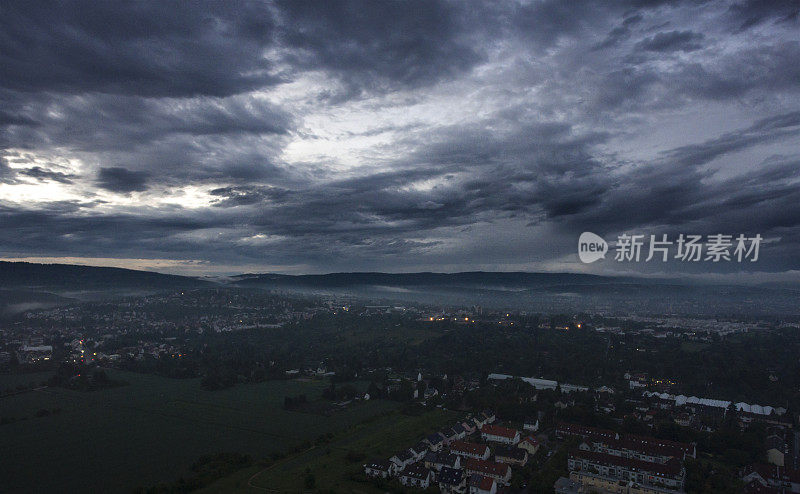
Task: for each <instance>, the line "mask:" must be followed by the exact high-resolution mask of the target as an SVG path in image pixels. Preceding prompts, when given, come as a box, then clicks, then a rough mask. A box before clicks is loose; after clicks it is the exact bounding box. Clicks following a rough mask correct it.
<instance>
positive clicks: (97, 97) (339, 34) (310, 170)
mask: <svg viewBox="0 0 800 494" xmlns="http://www.w3.org/2000/svg"><path fill="white" fill-rule="evenodd" d="M797 5H798V4H797V3H796V2H794V1H781V0H779V1H755V0H753V1H747V0H745V1H728V2H725V1H692V0H684V1H678V0H676V1H667V0H664V1H642V0H620V1H606V0H603V1H599V0H594V1H592V0H581V1H576V2H563V1H561V0H532V1H511V2H495V1H487V2H478V1H475V2H463V1H429V0H425V1H402V2H400V1H374V0H370V1H364V2H355V1H328V2H304V1H276V2H213V3H202V4H201V3H181V4H174V3H164V2H149V3H148V2H136V3H129V2H102V3H96V2H68V1H65V2H45V3H40V2H14V1H12V2H4V3H3V4H2V5H0V24H1V25H2V29H0V238H1V239H2V240H0V256H2V257H6V258H24V257H30V258H37V259H43V258H44V259H47V258H64V259H66V258H68V259H71V260H72V261H75V260H76V259H103V260H104V261H103V262H104V263H106V264H107V263H108V262H109V259H112V260H113V259H119V264H120V265H130V266H136V267H142V266H147V259H152V266H153V267H154V268H158V269H170V270H173V271H175V270H178V271H179V270H181V268H182V267H183V268H185V270H186V271H187V272H198V271H206V272H237V271H239V270H248V271H253V270H264V271H266V270H280V271H293V272H300V271H305V272H320V271H337V270H384V271H408V270H419V269H430V270H437V271H453V270H464V269H498V270H510V269H513V270H542V269H547V270H569V271H572V270H578V269H592V270H595V271H598V272H611V271H614V270H620V269H624V270H626V272H631V270H634V271H636V270H638V271H640V272H659V271H668V272H669V271H671V272H683V270H685V269H689V267H687V266H686V265H679V264H676V263H670V264H668V265H663V264H661V265H657V266H655V265H649V266H646V265H635V266H631V265H624V266H619V265H617V264H615V263H614V262H612V261H604V262H601V263H598V264H594V265H591V266H582V265H579V264H578V263H577V256H576V253H575V245H576V241H577V237H578V235H579V234H580V232H582V231H584V230H591V231H594V232H597V233H599V234H601V235H604V236H606V237H607V238H610V239H613V238H614V237H615V236H616V235H618V234H620V233H624V232H629V233H631V232H637V233H647V234H649V233H668V234H677V233H681V232H683V233H699V234H711V233H732V234H733V233H746V234H756V233H760V234H761V235H762V236H763V237H765V238H767V239H769V243H768V244H765V245H764V247H763V251H762V259H761V260H760V261H759V263H757V264H754V265H752V266H750V265H748V266H742V265H730V264H728V265H726V266H709V265H708V264H703V265H702V266H692V267H691V268H692V269H694V270H701V271H702V270H706V271H714V272H715V273H717V274H718V273H719V272H720V271H725V270H738V269H747V270H749V271H751V272H773V273H786V272H794V271H797V270H800V256H798V255H797V252H800V147H798V144H800V65H798V64H797V60H800V29H798V28H800V19H799V17H800V14H799V9H798V6H797ZM126 263H127V264H126ZM165 266H166V267H165Z"/></svg>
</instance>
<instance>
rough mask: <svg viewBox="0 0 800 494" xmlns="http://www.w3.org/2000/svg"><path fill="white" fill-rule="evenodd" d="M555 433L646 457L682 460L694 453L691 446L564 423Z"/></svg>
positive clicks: (559, 425)
mask: <svg viewBox="0 0 800 494" xmlns="http://www.w3.org/2000/svg"><path fill="white" fill-rule="evenodd" d="M557 432H559V433H561V434H566V435H570V436H580V437H583V438H584V439H586V440H587V441H593V442H597V443H603V444H605V445H607V446H609V447H611V448H614V449H628V450H631V451H636V452H639V453H644V454H646V455H648V456H671V457H674V458H681V459H682V458H683V456H684V453H686V454H688V455H693V453H694V446H692V445H691V444H686V443H679V442H676V441H670V440H668V439H657V438H655V437H649V436H637V435H634V434H619V435H618V434H617V433H616V432H614V431H611V430H608V429H598V428H596V427H586V426H582V425H576V424H568V423H564V422H562V423H560V424H558V427H557ZM617 437H619V439H617Z"/></svg>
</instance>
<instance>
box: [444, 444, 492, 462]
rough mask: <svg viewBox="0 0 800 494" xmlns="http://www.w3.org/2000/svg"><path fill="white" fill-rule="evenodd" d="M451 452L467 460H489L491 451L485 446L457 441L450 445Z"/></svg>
mask: <svg viewBox="0 0 800 494" xmlns="http://www.w3.org/2000/svg"><path fill="white" fill-rule="evenodd" d="M450 452H451V453H453V454H456V455H459V456H464V457H467V458H475V459H478V460H488V459H489V455H491V451H490V450H489V446H487V445H485V444H478V443H470V442H466V441H456V442H454V443H453V444H451V445H450Z"/></svg>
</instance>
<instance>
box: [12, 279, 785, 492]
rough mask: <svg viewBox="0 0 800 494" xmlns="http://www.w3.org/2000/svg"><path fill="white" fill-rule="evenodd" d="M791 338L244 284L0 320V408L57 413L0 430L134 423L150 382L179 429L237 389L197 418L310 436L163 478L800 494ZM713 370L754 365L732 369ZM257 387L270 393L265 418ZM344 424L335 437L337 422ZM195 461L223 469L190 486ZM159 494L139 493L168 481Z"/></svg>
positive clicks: (24, 417)
mask: <svg viewBox="0 0 800 494" xmlns="http://www.w3.org/2000/svg"><path fill="white" fill-rule="evenodd" d="M796 330H797V321H794V320H792V319H790V318H785V319H782V320H775V319H772V320H770V319H763V318H761V319H759V318H746V317H738V318H737V317H731V318H717V319H712V318H703V317H689V316H675V315H673V316H669V317H658V316H653V315H648V316H646V317H643V316H636V315H630V314H609V313H589V312H583V313H572V314H541V313H526V312H522V311H518V310H496V309H487V308H482V307H478V306H468V307H458V306H450V307H448V306H444V307H442V306H431V305H427V304H408V303H407V304H405V305H398V304H396V303H395V304H393V303H387V302H386V301H384V300H378V301H371V302H364V301H360V300H358V299H355V298H349V297H346V296H345V297H343V296H300V295H291V296H290V295H286V294H276V293H270V292H261V291H252V290H239V289H211V290H209V289H200V290H183V291H175V292H172V293H163V294H157V295H147V296H133V297H123V298H117V299H113V300H106V301H93V302H80V303H73V304H67V305H64V306H59V307H53V308H39V309H31V310H26V311H24V312H21V313H19V314H18V315H16V316H15V317H14V318H9V319H6V320H5V321H4V322H3V324H2V326H0V367H2V373H0V378H1V379H7V380H6V381H0V382H3V383H6V382H8V383H9V384H5V385H2V386H0V393H2V398H1V399H2V400H3V403H4V404H7V405H13V404H14V403H16V402H20V403H22V402H23V401H25V400H32V399H34V398H35V397H37V396H39V397H47V399H48V400H54V401H52V403H54V404H53V405H52V406H49V407H47V406H44V405H32V406H33V407H34V408H31V409H30V410H29V411H27V412H26V411H25V408H24V407H23V406H20V408H19V410H20V411H15V409H14V408H13V406H7V407H5V408H4V409H3V410H2V417H1V418H2V426H0V434H3V433H8V434H10V435H9V437H13V432H14V430H16V429H19V430H20V431H24V430H26V428H28V427H43V426H47V424H49V423H53V424H56V423H59V424H60V423H61V422H60V421H64V420H68V419H69V417H70V414H71V413H72V412H71V410H72V408H74V404H75V403H77V402H76V401H75V400H84V399H92V400H93V399H95V398H94V397H98V398H99V399H102V400H103V401H102V402H101V403H105V405H103V406H112V407H113V406H116V405H114V403H115V402H114V400H115V399H117V398H114V397H113V396H114V394H115V393H117V394H118V396H120V398H119V399H122V398H121V397H122V396H125V397H126V398H125V402H124V404H123V405H121V406H124V407H126V408H127V407H131V406H135V407H137V408H136V409H141V410H149V409H148V407H151V406H152V402H149V401H147V400H150V398H146V396H147V395H146V393H149V392H150V391H149V388H147V387H142V386H144V385H143V384H141V382H140V378H139V377H136V376H148V377H146V380H145V381H142V382H144V383H150V384H147V386H151V387H152V386H162V385H169V386H172V385H171V384H169V383H178V384H176V385H175V386H178V385H179V386H183V388H174V389H175V391H159V393H160V394H159V395H158V396H159V398H158V400H157V401H159V402H163V401H164V400H167V401H166V403H167V405H164V406H166V407H167V408H164V409H159V410H157V411H154V413H155V412H157V414H158V415H157V416H162V415H165V414H166V416H169V415H170V414H177V415H176V416H180V417H184V418H185V420H189V421H192V420H196V418H195V417H196V416H197V415H192V414H194V413H196V412H193V411H192V410H194V409H193V408H190V407H195V406H200V405H202V407H204V408H203V410H204V411H203V412H202V414H203V416H204V414H206V413H208V412H207V410H212V409H213V410H216V409H217V407H218V405H215V404H214V403H215V402H216V401H217V398H216V397H217V396H230V395H224V393H240V394H241V396H242V399H243V400H245V401H243V402H242V403H243V404H242V405H241V406H242V408H241V411H239V412H237V411H235V410H234V408H235V406H234V405H233V404H229V405H226V407H229V408H230V410H229V411H225V413H222V411H223V408H221V407H219V411H215V412H214V413H215V416H218V418H217V419H216V420H218V421H220V422H219V424H220V425H221V426H223V427H227V426H228V425H227V424H229V423H230V424H234V423H241V424H242V425H241V427H252V428H254V429H253V430H254V431H260V430H261V429H260V428H264V427H266V428H269V427H270V426H269V425H268V424H269V421H267V422H264V421H263V419H261V418H259V416H260V415H262V414H263V413H270V414H273V415H270V417H280V420H285V421H286V422H285V423H286V424H287V426H288V424H291V423H298V420H299V421H304V420H307V421H308V424H309V425H308V426H306V427H307V428H308V429H309V431H312V430H319V431H320V432H316V433H314V434H317V436H310V437H309V436H303V437H308V439H306V440H304V441H305V442H303V441H300V442H296V443H295V442H292V441H293V440H294V439H293V437H294V436H292V437H289V436H286V440H285V441H286V446H285V447H284V448H283V449H281V450H278V451H275V452H273V453H269V454H268V455H267V459H264V460H259V459H258V456H257V455H260V454H265V453H259V452H258V449H257V448H255V449H253V450H248V451H242V452H241V454H242V455H241V456H233V457H231V456H220V457H216V456H214V457H203V458H206V459H204V460H198V461H201V463H200V465H201V466H200V467H198V468H200V470H196V471H195V472H194V473H192V472H191V471H190V472H189V473H188V474H187V475H190V477H188V478H189V479H190V480H185V479H184V480H181V481H180V482H183V483H181V484H179V485H180V486H185V485H187V482H188V485H194V486H206V485H210V486H214V485H216V483H219V482H223V483H224V482H226V481H227V480H226V479H229V478H231V479H236V478H238V477H237V475H239V476H241V480H238V481H236V482H238V484H236V485H244V486H246V487H244V489H245V490H246V489H247V488H249V487H248V486H256V487H260V486H266V485H270V484H272V485H275V484H276V483H278V484H280V483H281V482H284V483H285V485H287V486H293V485H297V486H298V488H300V489H304V490H306V491H313V490H315V489H320V488H322V487H323V486H327V485H328V484H331V485H339V486H340V487H339V488H340V489H341V490H343V491H346V490H349V489H352V490H361V491H364V492H416V491H420V492H422V491H425V492H429V491H433V492H435V491H436V490H438V491H440V492H447V493H464V494H466V493H469V494H496V493H515V492H531V493H534V492H550V491H553V492H556V493H558V494H583V493H586V494H588V493H614V494H677V493H682V492H687V493H692V492H744V493H746V494H756V493H766V494H777V493H781V494H785V493H789V492H800V451H799V450H798V448H799V447H800V433H799V432H798V412H799V411H800V409H798V407H797V404H798V394H799V393H798V391H799V389H798V386H799V385H800V383H798V381H797V375H795V374H792V373H793V372H794V371H795V370H797V365H798V363H797V354H796V353H794V352H795V350H796V349H797V348H798V340H797V338H798V337H797V336H796ZM725 361H746V362H754V363H753V368H752V369H751V371H750V372H744V373H740V374H737V375H736V376H735V378H731V377H729V376H728V374H727V373H726V371H725V369H723V368H722V366H721V364H720V363H721V362H725ZM25 376H31V378H30V379H29V380H28V381H27V382H25V383H23V381H24V378H25ZM34 378H35V379H34ZM154 379H155V380H157V381H153V380H154ZM12 383H16V384H12ZM165 383H166V384H165ZM180 383H185V384H180ZM264 386H267V387H269V388H263V387H264ZM276 386H277V387H278V388H275V387H276ZM154 389H155V388H154ZM157 389H161V388H157ZM164 389H173V388H164ZM261 389H273V391H269V392H265V391H264V392H262V391H260V390H261ZM274 389H280V391H275V390H274ZM123 390H125V391H124V393H123ZM119 393H123V394H119ZM139 393H142V397H143V398H142V403H141V404H135V405H133V403H135V402H131V401H130V400H135V399H136V398H133V397H135V396H137V395H138V394H139ZM164 393H168V394H164ZM169 393H171V394H176V395H175V396H174V397H173V398H171V399H169ZM180 393H185V394H181V395H180V397H178V396H177V394H180ZM260 393H266V394H265V395H264V396H265V397H269V396H274V395H275V394H276V393H282V394H279V395H278V398H279V401H278V402H277V403H275V404H274V405H263V406H268V407H273V408H268V409H269V410H272V411H270V412H261V411H259V409H256V410H253V409H252V403H253V402H252V400H253V399H255V396H256V395H259V394H260ZM106 396H107V398H106ZM84 397H85V398H84ZM226 399H228V398H226ZM264 399H267V398H264ZM269 399H273V398H269ZM15 400H16V401H15ZM37 400H38V399H37ZM107 400H111V401H107ZM206 400H207V401H206ZM37 403H38V402H37ZM171 403H175V405H172V404H171ZM203 403H206V404H203ZM265 403H266V402H265ZM259 406H262V405H259ZM36 407H41V408H36ZM263 410H267V409H263ZM149 413H150V412H149V411H148V412H147V413H146V414H145V415H144V417H147V416H149V415H147V414H149ZM246 414H252V416H253V422H252V425H247V424H249V422H246V419H245V418H243V417H245V415H246ZM351 416H352V417H354V418H353V419H352V420H351V419H350V418H349V417H351ZM153 417H156V415H153ZM356 417H358V418H356ZM76 418H77V417H76ZM148 420H149V419H148ZM153 420H155V418H154V419H153ZM158 420H161V419H160V418H159V419H158ZM270 420H273V419H270ZM275 420H278V419H277V418H276V419H275ZM342 420H344V421H345V422H346V423H347V424H350V425H347V426H345V427H344V429H342V427H341V426H334V425H333V424H336V423H338V422H337V421H342ZM276 423H278V422H276ZM281 423H283V422H281ZM197 424H198V427H202V426H204V422H198V423H197ZM325 424H331V425H330V427H329V428H328V429H324V430H323V429H319V427H320V426H323V425H325ZM107 426H108V427H109V433H113V430H114V429H113V427H116V426H114V425H113V424H112V425H107ZM395 426H397V427H401V426H402V428H403V429H402V431H400V432H397V431H395V430H394V428H395ZM65 427H66V426H65ZM120 427H124V425H122V424H121V425H120ZM236 427H240V426H236ZM325 427H328V426H327V425H325ZM315 428H316V429H315ZM373 429H374V432H373ZM246 430H249V429H244V431H246ZM231 431H235V430H234V429H231ZM285 431H286V429H285V427H284V428H283V429H274V428H273V429H269V430H267V429H264V432H263V433H264V434H268V436H264V437H265V438H266V437H283V436H281V435H282V434H284V435H285V434H287V432H285ZM325 431H327V432H325ZM196 433H197V432H192V431H189V432H186V434H187V435H186V439H185V441H188V442H186V444H190V443H191V441H192V440H193V439H191V438H192V437H194V436H193V434H196ZM259 433H260V432H259ZM302 433H303V431H299V432H298V434H302ZM79 437H80V436H79ZM300 439H302V437H301V438H300ZM265 440H266V439H265ZM235 444H237V443H233V445H232V446H227V449H229V450H231V449H233V450H234V451H235V449H234V448H235ZM21 445H22V443H20V446H19V447H20V448H22V449H23V450H24V449H25V448H26V447H27V446H21ZM174 448H176V449H174V450H173V451H176V452H179V451H181V448H182V446H181V445H176V446H174ZM193 451H194V450H191V451H190V450H187V451H186V452H185V453H186V455H187V460H185V461H186V462H187V463H190V460H189V459H188V458H190V457H191V455H193V454H196V453H194V452H193ZM197 451H198V452H199V451H201V450H199V449H198V450H197ZM253 451H255V452H253ZM270 451H273V450H270ZM319 451H324V452H325V453H324V455H323V456H322V459H320V458H318V457H317V456H315V455H318V454H319V453H315V452H319ZM337 451H341V457H340V459H339V460H337V459H336V458H337V457H336V455H337ZM220 454H222V453H220ZM225 454H226V455H230V454H232V453H225ZM237 454H238V453H237ZM254 455H256V456H254ZM165 458H166V457H165ZM208 458H212V459H213V458H217V459H216V460H213V461H212V460H209V459H208ZM243 458H248V459H247V460H245V459H243ZM326 458H330V460H326ZM173 460H174V458H173ZM164 461H167V462H168V461H170V460H169V459H165V460H164ZM182 461H184V460H182ZM209 461H212V463H211V465H217V464H218V463H219V462H222V464H224V465H226V466H225V467H224V468H222V467H219V466H215V467H213V470H212V473H199V474H198V473H197V471H199V472H205V470H204V469H206V468H211V467H207V466H206V465H207V463H203V462H209ZM237 472H241V473H237ZM191 479H194V480H191ZM169 481H170V479H169V475H168V474H167V475H165V477H164V478H163V481H162V482H161V483H159V484H156V485H150V486H148V485H146V484H145V485H143V486H142V491H141V492H164V491H165V489H166V491H170V489H173V490H174V489H178V487H176V485H178V484H169V483H168V482H169ZM163 482H167V484H164V483H163ZM231 482H233V481H231ZM224 485H228V484H224ZM280 485H284V484H280ZM159 486H160V487H159ZM165 486H166V487H165ZM170 486H171V487H170ZM181 488H183V487H181ZM148 489H149V490H148ZM159 489H161V490H159ZM226 489H227V487H226ZM287 489H288V487H287ZM234 490H235V489H234ZM334 490H335V489H334ZM170 492H172V491H170Z"/></svg>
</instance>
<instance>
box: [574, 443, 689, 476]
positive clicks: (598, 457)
mask: <svg viewBox="0 0 800 494" xmlns="http://www.w3.org/2000/svg"><path fill="white" fill-rule="evenodd" d="M571 456H572V457H574V458H578V459H585V460H588V461H589V462H591V463H599V464H602V465H609V466H615V467H622V468H626V469H628V470H634V471H637V472H649V473H652V474H657V475H668V476H671V477H672V476H677V475H680V473H681V463H680V461H678V460H675V459H671V460H669V461H668V462H666V463H663V464H662V463H653V462H649V461H641V460H636V459H633V458H625V457H622V456H616V455H610V454H607V453H596V452H594V451H582V450H575V451H573V452H572V453H571Z"/></svg>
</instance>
